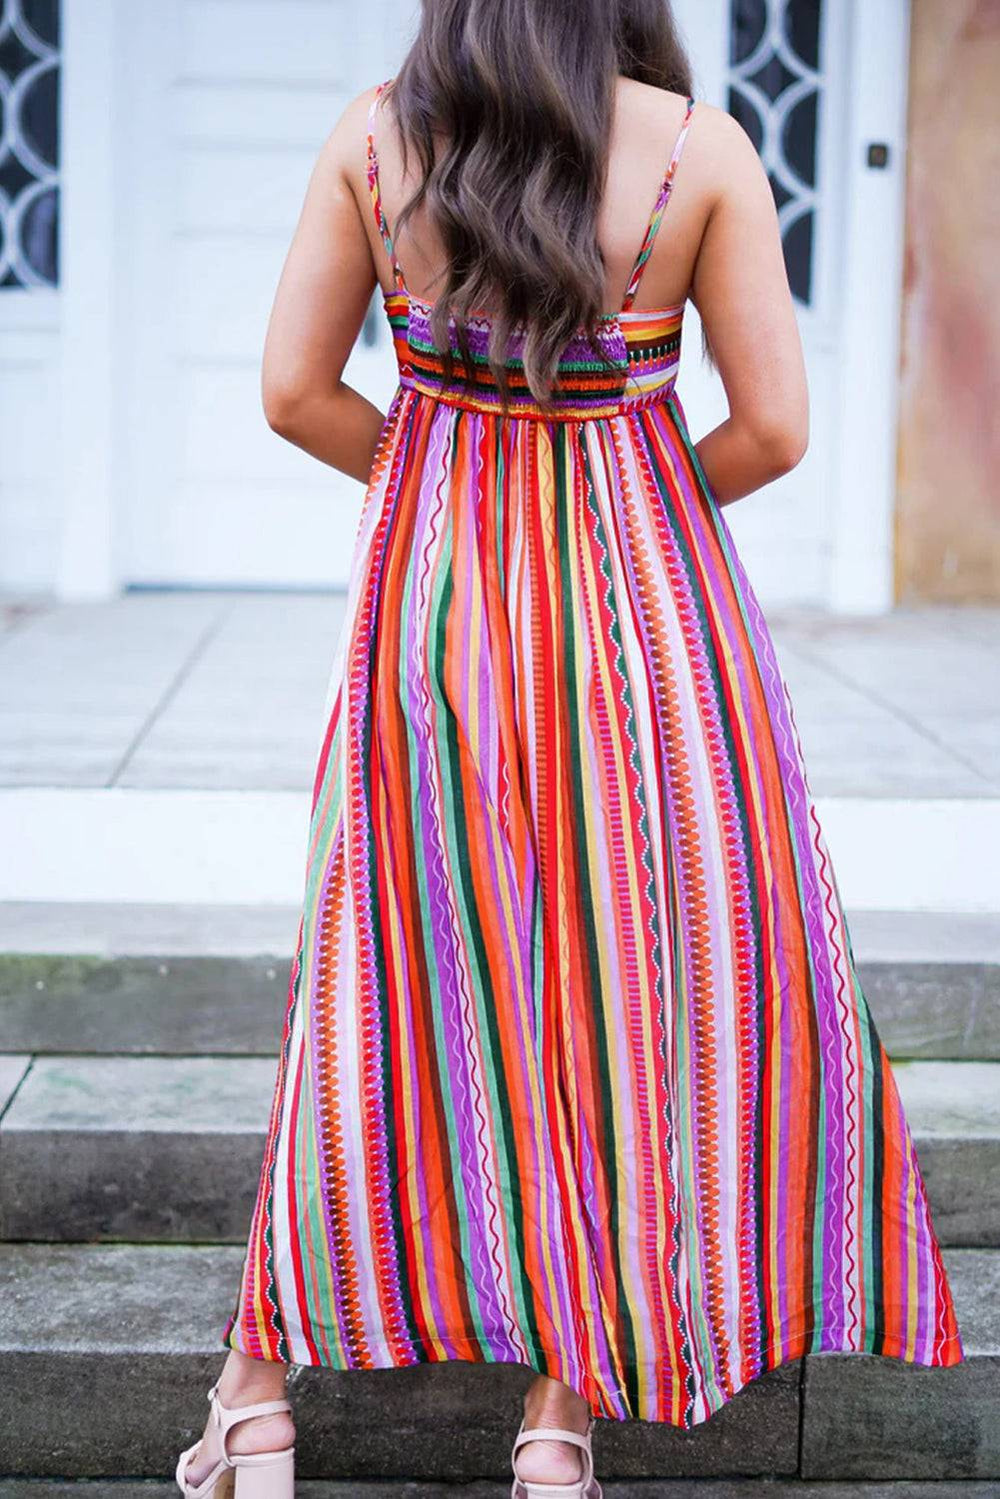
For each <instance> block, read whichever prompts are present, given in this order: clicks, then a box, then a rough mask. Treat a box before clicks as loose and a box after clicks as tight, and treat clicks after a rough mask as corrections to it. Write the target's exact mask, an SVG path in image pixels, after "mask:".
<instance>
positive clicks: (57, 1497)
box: [0, 1478, 997, 1499]
mask: <svg viewBox="0 0 1000 1499" xmlns="http://www.w3.org/2000/svg"><path fill="white" fill-rule="evenodd" d="M603 1490H604V1499H997V1489H996V1485H995V1484H993V1483H988V1482H987V1483H977V1482H976V1481H975V1480H972V1481H971V1482H968V1483H964V1482H961V1481H958V1482H955V1483H948V1482H944V1483H912V1482H910V1481H909V1480H908V1479H905V1480H903V1481H902V1482H900V1483H893V1482H889V1483H851V1484H844V1483H805V1482H800V1481H799V1480H798V1479H795V1478H791V1479H784V1478H776V1479H770V1478H742V1479H741V1478H723V1479H718V1480H717V1479H712V1478H691V1479H687V1480H680V1481H674V1482H671V1484H670V1488H669V1490H668V1491H666V1492H665V1491H664V1487H663V1481H662V1479H659V1478H647V1479H643V1478H637V1479H634V1480H633V1481H631V1482H624V1483H606V1484H604V1485H603ZM295 1493H296V1495H297V1499H510V1484H509V1483H506V1482H501V1483H490V1482H488V1481H486V1482H479V1483H457V1484H453V1483H407V1482H406V1481H405V1480H404V1479H400V1480H397V1481H392V1480H390V1481H389V1482H388V1483H379V1482H375V1483H357V1482H355V1480H353V1479H351V1480H349V1481H348V1482H346V1483H338V1482H337V1481H336V1480H333V1481H332V1482H328V1481H325V1480H323V1479H311V1480H310V1479H307V1480H306V1482H305V1483H296V1485H295ZM0 1499H177V1485H176V1484H175V1483H174V1482H173V1480H171V1481H170V1482H168V1483H158V1482H157V1481H156V1480H155V1479H138V1480H136V1479H127V1478H118V1479H114V1478H112V1479H104V1480H101V1479H96V1480H95V1479H87V1478H79V1479H66V1480H59V1479H47V1478H7V1479H4V1478H0Z"/></svg>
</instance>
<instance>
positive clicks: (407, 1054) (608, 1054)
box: [222, 95, 964, 1429]
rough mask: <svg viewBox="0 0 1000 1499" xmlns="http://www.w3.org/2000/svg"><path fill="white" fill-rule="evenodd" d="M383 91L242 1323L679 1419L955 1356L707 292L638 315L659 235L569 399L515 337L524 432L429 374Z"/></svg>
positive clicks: (231, 1322) (333, 1355) (262, 1348)
mask: <svg viewBox="0 0 1000 1499" xmlns="http://www.w3.org/2000/svg"><path fill="white" fill-rule="evenodd" d="M378 97H379V96H378V95H376V101H375V103H373V106H372V116H371V122H370V126H369V186H370V188H371V194H372V203H373V208H374V211H375V217H376V222H377V224H378V227H379V232H380V234H381V235H382V236H383V241H384V243H385V244H386V249H387V252H388V253H389V254H390V256H391V257H392V263H393V268H394V273H395V275H396V290H395V291H394V292H393V293H392V294H391V295H390V296H388V297H387V298H386V299H385V300H386V313H387V315H388V318H389V322H390V326H391V328H392V332H393V337H394V340H395V347H396V352H397V358H398V363H399V373H400V381H399V387H398V389H397V391H396V393H395V396H394V398H393V401H392V404H391V406H390V409H389V413H388V415H387V417H386V420H385V424H384V426H383V430H382V433H381V435H380V438H379V444H378V450H377V455H376V460H375V462H374V464H373V467H372V473H371V478H370V481H369V485H368V489H367V491H366V495H365V499H364V504H363V507H362V511H361V518H360V522H359V526H358V532H357V537H356V541H355V550H354V555H353V558H352V563H351V583H350V588H349V591H348V603H347V613H346V622H345V626H344V635H343V637H342V641H341V644H340V646H339V648H338V651H337V655H336V660H335V662H334V667H333V672H332V675H331V679H330V686H329V690H328V715H327V723H326V727H325V731H324V734H323V738H322V743H321V747H320V752H319V757H318V765H317V771H316V776H315V780H314V790H313V804H312V817H311V823H310V837H309V847H308V855H307V864H306V880H305V896H304V902H303V911H302V919H301V921H300V925H299V932H298V938H297V942H296V953H295V960H294V963H293V968H292V977H291V982H290V985H289V991H288V998H287V1006H286V1013H285V1018H284V1025H283V1031H282V1041H281V1053H280V1058H279V1064H278V1075H277V1079H276V1083H275V1091H274V1097H273V1101H272V1107H271V1115H270V1120H269V1125H268V1131H267V1137H266V1143H265V1150H264V1159H263V1162H262V1166H261V1172H260V1179H259V1186H258V1195H257V1202H256V1205H255V1209H254V1213H253V1217H252V1220H251V1224H250V1230H249V1237H248V1242H247V1249H246V1258H245V1262H244V1267H243V1272H242V1275H241V1278H240V1285H239V1288H238V1292H237V1298H236V1304H235V1307H234V1310H233V1312H232V1314H231V1316H230V1317H229V1319H228V1321H227V1323H226V1326H225V1328H224V1330H223V1334H222V1341H223V1343H224V1344H226V1345H227V1346H229V1347H232V1348H237V1349H240V1350H241V1351H242V1352H244V1353H246V1354H249V1355H250V1356H252V1357H256V1358H264V1359H280V1360H286V1361H291V1362H297V1363H302V1364H312V1365H323V1366H326V1367H332V1368H337V1369H361V1368H364V1369H371V1368H389V1367H396V1366H403V1365H407V1364H414V1363H431V1362H440V1361H442V1360H445V1359H462V1360H466V1361H473V1362H512V1361H518V1362H521V1363H525V1364H527V1365H529V1366H530V1367H531V1368H534V1369H536V1370H537V1371H539V1372H541V1373H545V1374H548V1375H550V1376H551V1377H552V1378H555V1379H560V1380H563V1381H564V1382H566V1383H568V1384H570V1385H572V1386H573V1388H574V1389H576V1390H577V1391H578V1392H579V1393H580V1394H581V1395H582V1396H583V1398H584V1399H585V1400H586V1401H587V1404H588V1406H589V1408H590V1410H591V1411H592V1412H593V1414H594V1415H596V1416H603V1417H605V1418H608V1419H612V1420H620V1421H624V1420H630V1419H643V1420H648V1421H661V1422H666V1423H670V1424H672V1425H674V1426H677V1427H679V1428H683V1429H687V1428H690V1427H693V1426H696V1425H698V1424H699V1423H701V1422H703V1421H705V1420H707V1419H708V1418H709V1417H710V1416H711V1415H712V1414H713V1413H714V1412H716V1411H718V1410H719V1409H721V1408H722V1407H723V1406H724V1405H725V1404H727V1403H728V1402H729V1401H730V1400H731V1399H732V1398H733V1397H734V1396H735V1395H736V1394H737V1393H738V1391H739V1390H741V1389H742V1388H744V1387H745V1386H746V1385H748V1384H749V1383H750V1382H751V1381H753V1380H755V1379H756V1378H757V1377H758V1376H759V1375H760V1374H762V1373H763V1372H764V1371H765V1370H768V1369H771V1368H774V1367H776V1366H777V1365H779V1364H782V1363H784V1362H786V1361H788V1360H790V1359H795V1358H799V1357H801V1356H802V1355H803V1354H805V1353H807V1352H820V1351H833V1350H837V1351H841V1352H864V1353H875V1354H882V1355H885V1356H891V1357H894V1358H897V1359H901V1360H904V1361H907V1362H911V1363H920V1364H925V1365H949V1364H955V1363H957V1362H959V1361H960V1360H961V1359H962V1358H963V1357H964V1350H963V1345H962V1340H961V1336H960V1333H959V1328H958V1324H957V1321H956V1317H955V1309H954V1305H953V1302H952V1297H951V1290H950V1286H949V1284H948V1277H947V1273H946V1270H945V1267H944V1263H943V1260H942V1256H941V1253H940V1247H939V1244H938V1241H937V1238H936V1236H935V1232H934V1226H933V1223H932V1220H931V1215H930V1211H929V1208H928V1203H927V1197H926V1192H925V1189H924V1184H923V1180H922V1178H921V1175H920V1168H919V1163H918V1161H917V1157H916V1153H915V1150H914V1147H913V1141H912V1138H911V1134H910V1131H909V1127H908V1124H907V1120H906V1117H905V1115H904V1112H903V1108H902V1104H901V1102H900V1098H899V1094H898V1091H897V1089H896V1086H895V1082H894V1080H893V1074H892V1068H891V1066H890V1063H889V1058H888V1056H887V1054H886V1051H885V1048H884V1047H883V1045H882V1042H881V1040H880V1038H879V1035H878V1032H877V1029H876V1027H875V1025H874V1023H873V1020H872V1017H871V1014H870V1011H869V1008H868V1005H867V1001H866V999H865V996H864V994H863V992H862V989H861V985H860V983H859V980H858V974H857V969H856V967H855V963H854V956H853V952H852V949H851V941H850V934H849V931H848V928H847V923H846V920H845V917H844V911H843V908H842V904H841V899H840V894H839V891H838V888H837V881H836V877H835V874H834V870H833V865H832V861H831V859H830V855H829V852H828V850H827V847H826V843H825V840H824V838H823V833H822V829H821V827H820V822H819V818H818V816H817V812H816V807H815V804H814V801H813V798H812V796H811V793H810V789H809V785H808V781H807V777H806V770H805V764H804V760H803V755H802V748H801V744H800V741H799V736H798V732H797V729H796V726H795V721H794V715H793V709H792V703H791V699H790V696H789V693H788V688H787V685H786V684H785V682H784V680H783V678H782V675H781V672H780V669H779V666H778V662H777V657H776V653H775V650H774V644H773V641H772V638H771V635H770V633H769V631H768V627H767V624H766V622H765V619H764V616H763V613H762V611H761V609H760V606H759V603H758V601H757V599H756V598H755V596H754V593H753V589H752V587H751V584H750V582H749V580H748V578H747V576H746V573H745V571H744V569H743V567H742V564H741V562H740V560H739V557H738V556H737V553H736V550H735V547H734V546H733V541H732V537H731V535H730V533H729V530H728V527H727V525H726V522H725V519H724V517H723V514H722V511H721V509H720V506H719V504H718V502H717V500H716V497H715V496H714V494H713V492H712V490H711V487H710V485H709V483H708V481H707V479H706V477H705V474H704V472H703V471H702V469H701V466H700V464H699V461H698V456H697V453H696V451H695V449H694V446H693V444H692V442H691V438H690V435H689V432H688V428H687V423H686V420H685V416H684V411H683V407H682V405H681V401H680V399H679V396H678V394H677V391H676V388H675V379H676V371H677V359H678V352H679V346H680V332H681V320H682V315H683V308H677V307H672V308H657V309H650V310H638V311H637V310H636V309H635V308H634V306H632V305H631V303H632V298H633V297H634V294H635V291H636V289H637V287H638V285H639V277H640V275H641V271H642V267H643V265H644V264H645V260H646V259H647V258H648V250H649V245H650V242H651V237H652V235H651V234H647V237H646V240H645V241H644V243H643V250H642V252H641V261H640V263H639V264H638V265H637V272H636V274H635V275H634V276H633V278H632V281H631V282H630V293H629V304H630V305H629V306H628V307H627V308H625V309H623V310H622V312H621V313H620V314H619V315H618V316H617V317H615V318H609V319H607V320H606V322H605V326H604V328H603V330H602V333H603V336H604V337H605V338H606V339H607V340H608V348H609V349H610V350H611V351H612V353H613V356H614V357H613V359H612V361H611V365H610V367H608V368H601V367H600V366H598V365H595V364H594V363H593V362H592V361H588V359H586V358H585V357H584V356H583V353H582V344H581V339H576V340H573V341H571V343H570V344H569V345H568V346H567V350H566V355H565V360H564V362H563V363H562V364H561V365H560V369H559V373H558V378H557V381H556V386H555V389H554V392H553V402H552V404H551V406H550V407H549V408H548V409H547V410H546V411H544V412H542V411H541V410H540V409H539V408H537V407H536V406H535V405H534V402H533V399H532V398H531V396H530V392H528V391H527V385H526V382H525V379H524V370H523V366H522V364H521V361H520V357H519V345H518V343H517V340H516V339H515V340H514V341H513V344H512V348H511V352H510V355H509V359H508V371H509V374H510V378H511V386H512V389H513V391H514V403H513V407H512V408H511V409H509V410H508V411H507V412H506V413H504V412H502V410H501V403H500V399H499V397H500V393H499V391H498V390H497V389H496V388H495V387H494V386H493V384H492V377H491V375H490V371H489V366H488V363H487V362H485V361H483V360H480V362H479V364H478V365H477V377H476V380H475V381H474V382H473V383H472V385H471V386H469V387H463V386H452V385H448V386H446V385H445V382H444V363H445V362H444V359H443V357H442V355H441V354H440V353H439V352H438V351H437V350H436V349H435V348H434V346H433V343H432V342H431V341H430V340H429V312H430V309H429V308H428V307H427V305H426V304H425V303H422V302H420V301H419V299H417V298H414V297H411V296H410V294H409V293H408V291H407V289H406V286H405V281H404V279H403V277H402V273H401V271H400V270H399V267H398V263H397V262H396V260H395V256H394V253H393V250H392V241H391V235H390V232H389V227H388V225H387V223H386V220H385V216H384V213H383V212H382V204H381V194H380V190H379V181H378V162H377V154H376V152H375V147H374V134H373V126H374V120H375V114H376V107H375V106H376V104H377V101H378ZM691 113H692V111H691V108H690V106H689V109H688V112H687V115H686V117H685V122H684V129H683V131H682V136H681V139H680V141H679V142H678V147H677V150H675V152H674V154H673V156H672V158H671V164H670V167H669V169H668V174H667V177H666V178H665V179H664V183H665V189H664V191H663V192H662V193H661V197H660V199H658V202H657V206H656V209H655V211H654V220H655V222H653V221H651V230H652V233H655V232H656V229H657V228H658V227H659V223H660V220H661V219H662V217H663V209H664V208H665V207H666V205H667V200H668V199H669V195H670V183H671V182H672V180H673V172H674V170H675V169H676V165H677V158H678V156H679V151H680V146H681V145H682V144H683V140H684V139H685V138H686V135H687V133H688V129H689V126H690V123H691ZM471 331H472V337H473V347H474V350H475V348H477V347H478V348H480V352H481V350H482V348H483V347H485V343H484V341H485V340H488V337H489V332H490V325H489V319H488V318H487V317H485V316H479V315H477V317H476V319H475V320H474V325H473V328H472V330H471ZM581 338H582V335H581ZM477 341H478V342H477Z"/></svg>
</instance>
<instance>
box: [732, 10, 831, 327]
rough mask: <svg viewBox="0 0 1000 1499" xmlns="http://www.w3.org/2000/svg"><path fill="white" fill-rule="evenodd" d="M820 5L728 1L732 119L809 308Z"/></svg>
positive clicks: (794, 284)
mask: <svg viewBox="0 0 1000 1499" xmlns="http://www.w3.org/2000/svg"><path fill="white" fill-rule="evenodd" d="M820 6H821V0H730V31H729V37H730V42H729V75H728V76H729V92H728V100H727V105H728V109H729V113H730V114H731V115H733V116H734V117H735V118H736V119H737V120H738V121H739V122H740V124H741V125H742V126H743V128H744V130H745V131H746V132H747V134H748V135H749V137H750V139H751V140H752V141H753V143H754V145H755V146H756V148H757V150H758V152H759V153H760V156H761V160H762V161H763V163H764V166H765V169H766V171H767V176H768V181H769V182H770V184H771V190H772V192H773V193H774V201H775V203H776V205H777V208H778V222H779V224H780V226H781V242H782V245H783V247H784V252H785V265H786V267H787V270H788V281H789V285H790V286H791V289H792V294H793V296H794V297H795V298H796V299H797V300H798V301H799V302H801V303H803V304H804V305H805V306H809V305H811V303H812V300H813V245H814V241H815V237H816V232H817V225H816V217H817V214H818V213H819V212H820V207H819V198H818V183H817V163H818V156H817V140H818V130H819V117H820V112H821V109H822V102H823V77H822V69H821V59H820V23H821V19H822V18H821V14H820Z"/></svg>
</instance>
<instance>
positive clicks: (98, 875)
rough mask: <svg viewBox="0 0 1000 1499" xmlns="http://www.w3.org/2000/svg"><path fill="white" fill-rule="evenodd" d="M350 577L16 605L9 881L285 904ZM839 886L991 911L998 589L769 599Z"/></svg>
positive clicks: (45, 894)
mask: <svg viewBox="0 0 1000 1499" xmlns="http://www.w3.org/2000/svg"><path fill="white" fill-rule="evenodd" d="M344 612H345V598H344V596H343V595H342V594H340V595H336V594H327V595H320V594H280V593H273V594H264V593H257V594H254V593H170V592H160V593H156V592H145V593H138V592H137V593H132V594H126V595H125V596H123V597H121V598H118V599H115V600H113V601H111V602H108V603H102V604H91V605H61V606H51V607H49V606H30V605H22V606H18V605H17V604H14V603H11V604H9V605H8V606H7V607H6V608H5V610H4V611H3V628H2V629H0V846H2V847H3V848H4V850H5V854H6V855H7V857H6V860H5V862H4V863H3V864H0V900H4V901H13V902H25V901H27V902H32V901H44V902H47V903H65V902H70V903H72V902H79V901H84V902H91V903H93V902H97V903H100V902H104V903H114V902H118V901H123V902H127V903H130V904H134V903H136V902H154V903H155V902H168V903H194V904H195V905H201V904H212V905H217V904H220V903H222V904H241V903H243V904H248V905H263V906H270V905H287V906H294V905H295V904H296V902H297V901H298V900H299V898H300V896H301V888H302V872H303V867H304V863H303V861H304V854H305V844H306V837H307V830H308V818H309V802H310V791H311V787H312V779H313V774H314V770H315V763H316V756H317V753H318V750H319V746H320V743H321V739H322V734H323V729H324V722H323V719H324V710H325V705H326V702H327V699H328V687H329V684H330V676H331V668H332V665H333V662H334V657H335V654H336V649H337V645H338V642H339V638H340V634H341V629H342V626H343V621H344ZM772 630H773V634H774V637H775V641H776V644H777V649H778V655H779V660H780V662H781V665H782V670H783V672H784V675H785V678H786V681H787V683H788V687H789V691H790V693H791V698H792V704H793V708H794V712H795V718H796V724H797V727H798V730H799V734H800V736H801V739H802V744H803V749H804V752H805V756H806V766H807V772H808V777H809V786H810V790H811V792H812V795H813V797H814V798H815V799H816V803H817V807H818V816H819V819H820V823H821V826H822V828H823V830H824V832H825V834H826V836H827V838H828V841H829V846H830V851H831V854H832V858H833V862H834V866H835V868H836V870H837V874H838V878H839V880H840V884H841V889H842V892H843V895H844V897H845V900H846V903H847V905H848V906H851V907H853V908H855V909H869V910H872V909H874V910H880V909H881V910H894V911H916V910H935V911H951V912H960V911H964V912H990V911H994V910H997V909H1000V866H998V864H997V861H996V857H995V850H996V847H997V844H998V842H1000V756H998V754H997V750H998V748H1000V693H998V691H997V686H998V677H1000V672H998V668H997V659H998V650H997V647H998V645H1000V610H987V609H967V610H959V609H934V610H932V609H924V610H907V611H899V612H897V613H895V614H892V615H890V616H889V617H886V618H878V619H864V620H845V619H833V618H830V617H827V616H822V615H817V614H809V613H773V614H772Z"/></svg>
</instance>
